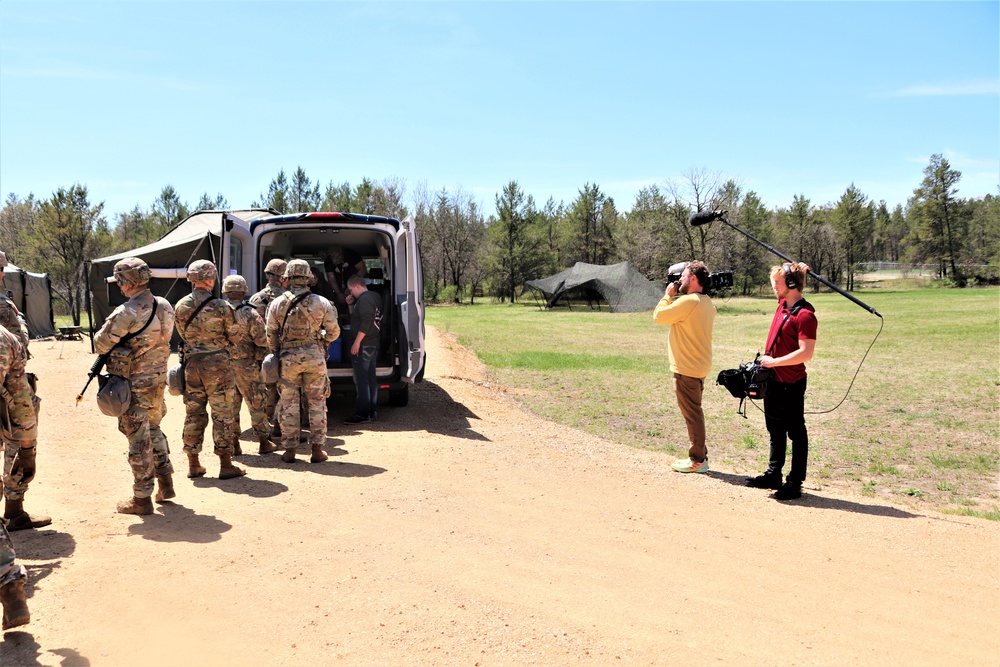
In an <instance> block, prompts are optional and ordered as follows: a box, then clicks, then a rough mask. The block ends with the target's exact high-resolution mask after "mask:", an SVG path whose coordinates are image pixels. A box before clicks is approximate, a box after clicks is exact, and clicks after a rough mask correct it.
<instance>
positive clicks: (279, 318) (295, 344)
mask: <svg viewBox="0 0 1000 667" xmlns="http://www.w3.org/2000/svg"><path fill="white" fill-rule="evenodd" d="M285 276H286V277H288V278H291V280H292V287H291V291H290V292H287V293H285V294H283V295H282V296H281V297H279V298H278V299H275V300H274V301H273V302H272V303H271V306H270V307H269V308H268V310H267V322H266V325H265V326H266V329H267V346H268V349H269V350H270V351H271V352H274V353H278V352H279V351H280V354H281V379H280V380H279V381H278V391H279V393H280V397H279V399H278V408H277V412H278V414H279V416H280V419H281V434H282V446H283V447H284V449H285V453H284V454H283V455H282V457H281V458H282V460H284V461H286V462H291V461H293V460H295V449H296V447H297V446H298V442H299V438H298V434H299V388H302V389H303V392H304V394H305V396H306V401H307V404H308V406H309V434H310V435H309V444H310V446H311V447H312V452H313V457H312V460H313V461H314V462H318V461H322V460H325V459H326V454H325V453H323V450H322V447H323V445H324V444H325V443H326V399H327V397H328V396H329V395H330V381H329V379H328V378H327V376H326V351H327V347H328V346H329V344H330V343H332V342H333V341H334V340H336V339H337V338H338V337H339V336H340V326H339V325H338V323H337V310H336V309H335V308H334V307H333V305H332V304H331V303H330V302H329V301H328V300H326V299H325V298H324V297H322V296H320V295H318V294H310V293H309V287H308V276H309V266H308V264H307V263H306V262H305V261H303V260H292V261H291V262H289V265H288V269H287V270H286V273H285ZM302 294H306V295H308V296H305V297H304V298H303V299H302V300H301V301H300V302H299V303H298V304H296V306H295V308H294V309H292V310H291V312H290V313H289V307H290V305H291V303H292V301H293V300H294V299H295V298H296V297H298V296H300V295H302ZM286 314H288V317H287V320H286V317H285V316H286ZM282 323H284V326H283V327H282Z"/></svg>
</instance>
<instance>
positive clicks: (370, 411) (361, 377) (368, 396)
mask: <svg viewBox="0 0 1000 667" xmlns="http://www.w3.org/2000/svg"><path fill="white" fill-rule="evenodd" d="M377 357H378V348H377V347H375V346H373V345H362V346H361V350H360V351H359V354H357V355H355V356H354V357H353V358H352V359H351V367H352V369H353V370H354V386H356V387H357V389H358V398H357V400H356V401H355V402H354V407H355V412H356V413H357V415H358V416H359V417H366V418H369V419H373V418H374V417H375V414H376V411H375V407H376V406H377V405H378V380H377V379H376V378H375V360H376V358H377Z"/></svg>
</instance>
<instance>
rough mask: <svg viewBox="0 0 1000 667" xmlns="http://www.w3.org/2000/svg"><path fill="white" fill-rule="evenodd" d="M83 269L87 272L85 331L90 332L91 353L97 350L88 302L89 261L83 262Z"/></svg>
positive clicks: (92, 319)
mask: <svg viewBox="0 0 1000 667" xmlns="http://www.w3.org/2000/svg"><path fill="white" fill-rule="evenodd" d="M83 271H84V273H85V274H87V280H86V285H87V291H86V292H84V297H85V298H86V300H87V331H88V332H89V333H90V353H91V354H93V353H94V352H96V351H97V350H96V348H95V347H94V314H93V309H92V308H91V304H90V262H89V261H88V262H84V263H83Z"/></svg>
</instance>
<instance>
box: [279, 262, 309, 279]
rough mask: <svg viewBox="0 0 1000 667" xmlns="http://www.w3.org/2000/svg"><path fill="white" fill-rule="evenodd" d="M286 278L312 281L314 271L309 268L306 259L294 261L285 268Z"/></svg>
mask: <svg viewBox="0 0 1000 667" xmlns="http://www.w3.org/2000/svg"><path fill="white" fill-rule="evenodd" d="M285 277H286V278H288V279H289V280H305V281H307V282H308V281H310V280H312V277H313V272H312V269H310V268H309V262H307V261H306V260H304V259H293V260H292V261H290V262H289V263H288V266H287V267H285Z"/></svg>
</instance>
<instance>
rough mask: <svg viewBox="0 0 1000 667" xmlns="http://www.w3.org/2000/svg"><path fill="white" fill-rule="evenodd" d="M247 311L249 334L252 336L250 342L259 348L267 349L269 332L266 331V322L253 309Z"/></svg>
mask: <svg viewBox="0 0 1000 667" xmlns="http://www.w3.org/2000/svg"><path fill="white" fill-rule="evenodd" d="M247 310H248V317H247V333H249V334H250V340H252V341H253V343H254V345H256V346H257V347H267V331H265V329H264V320H263V319H262V318H261V316H260V314H259V313H258V312H257V311H256V310H254V309H253V308H249V309H247Z"/></svg>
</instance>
